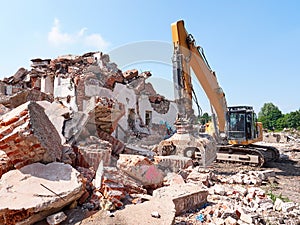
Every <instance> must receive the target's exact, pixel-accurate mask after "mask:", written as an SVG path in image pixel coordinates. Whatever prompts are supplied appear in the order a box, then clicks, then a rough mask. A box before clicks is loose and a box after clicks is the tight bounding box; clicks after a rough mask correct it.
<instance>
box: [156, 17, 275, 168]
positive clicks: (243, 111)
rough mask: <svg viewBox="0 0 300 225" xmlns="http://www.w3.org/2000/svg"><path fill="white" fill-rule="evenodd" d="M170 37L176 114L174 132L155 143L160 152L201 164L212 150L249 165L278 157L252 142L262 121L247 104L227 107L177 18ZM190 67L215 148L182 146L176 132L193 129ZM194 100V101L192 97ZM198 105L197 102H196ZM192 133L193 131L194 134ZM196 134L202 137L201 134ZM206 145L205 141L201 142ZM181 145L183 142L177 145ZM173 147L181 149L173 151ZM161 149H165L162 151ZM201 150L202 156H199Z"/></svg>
mask: <svg viewBox="0 0 300 225" xmlns="http://www.w3.org/2000/svg"><path fill="white" fill-rule="evenodd" d="M171 29H172V39H173V49H174V52H173V82H174V87H175V101H176V103H177V107H178V118H177V120H176V122H175V125H176V127H177V133H179V134H177V136H175V137H171V139H167V140H165V141H163V142H161V143H160V144H159V149H160V153H165V154H166V152H170V149H173V150H172V151H173V153H177V154H179V155H184V156H188V157H192V158H194V159H196V160H197V159H198V160H199V159H201V160H202V163H201V164H202V165H208V164H209V163H211V157H213V155H214V154H215V156H216V157H215V158H216V160H218V161H230V162H238V163H244V164H250V165H253V166H262V165H264V164H265V163H266V162H269V161H275V160H277V159H278V158H279V151H278V150H277V149H276V148H274V147H271V146H262V145H257V144H254V143H255V142H259V141H262V137H263V136H262V135H263V134H262V124H261V123H259V122H257V118H256V114H255V113H254V110H253V107H251V106H234V107H228V106H227V102H226V98H225V94H224V92H223V90H222V88H221V87H220V85H219V83H218V81H217V77H216V73H215V72H214V71H213V70H212V69H211V68H210V66H209V64H208V61H207V59H206V57H205V55H204V51H203V48H201V47H200V46H197V45H196V43H195V40H194V38H193V36H192V35H191V34H189V33H188V32H187V31H186V29H185V26H184V21H183V20H180V21H177V22H175V23H173V24H172V25H171ZM191 69H192V70H193V71H194V74H195V76H196V78H197V80H198V81H199V83H200V84H201V86H202V88H203V90H204V92H205V93H206V95H207V97H208V99H209V102H210V104H211V109H212V122H211V123H209V124H207V125H206V129H205V130H206V133H208V134H210V135H209V136H207V137H206V138H207V139H208V140H212V138H210V137H213V139H214V140H215V142H216V148H217V149H216V150H212V148H207V149H206V146H203V147H202V149H205V151H199V149H201V147H199V146H198V147H195V146H194V143H193V142H192V143H191V145H190V146H186V143H185V142H183V143H182V142H178V141H176V140H177V139H181V138H182V137H180V133H188V132H190V133H195V129H191V127H195V125H194V124H195V116H194V111H193V100H195V99H196V98H195V93H194V89H193V85H192V79H191ZM196 103H197V101H196ZM197 105H198V103H197ZM194 136H195V135H194ZM198 137H202V136H201V134H200V135H199V136H198ZM203 144H204V145H207V142H205V143H203ZM181 145H184V146H181ZM176 149H181V150H180V151H176ZM164 150H165V151H164ZM203 154H204V156H203ZM205 155H210V158H209V163H208V162H205V160H206V159H205Z"/></svg>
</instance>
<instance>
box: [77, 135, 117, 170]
mask: <svg viewBox="0 0 300 225" xmlns="http://www.w3.org/2000/svg"><path fill="white" fill-rule="evenodd" d="M75 151H76V152H77V159H76V160H77V165H79V166H81V167H86V168H89V167H93V168H94V170H97V169H98V166H99V163H100V161H103V165H104V166H110V162H111V151H112V150H111V144H110V143H109V142H107V141H104V140H101V139H99V138H97V137H95V136H90V137H89V138H87V139H85V141H80V142H79V143H78V146H77V149H76V150H75Z"/></svg>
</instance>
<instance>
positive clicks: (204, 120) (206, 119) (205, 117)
mask: <svg viewBox="0 0 300 225" xmlns="http://www.w3.org/2000/svg"><path fill="white" fill-rule="evenodd" d="M209 121H211V116H209V115H208V113H203V115H202V116H201V117H200V123H201V124H202V125H204V124H206V123H207V122H209Z"/></svg>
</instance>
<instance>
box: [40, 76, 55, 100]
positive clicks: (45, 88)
mask: <svg viewBox="0 0 300 225" xmlns="http://www.w3.org/2000/svg"><path fill="white" fill-rule="evenodd" d="M41 92H44V93H49V94H52V95H53V94H54V77H53V76H44V77H42V78H41Z"/></svg>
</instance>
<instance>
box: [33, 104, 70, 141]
mask: <svg viewBox="0 0 300 225" xmlns="http://www.w3.org/2000/svg"><path fill="white" fill-rule="evenodd" d="M38 103H39V104H40V105H41V106H42V107H43V108H44V109H45V113H46V115H47V116H48V118H49V120H50V121H51V122H52V124H53V125H54V127H55V128H56V130H57V132H58V134H59V136H60V138H61V144H65V142H66V138H65V137H64V135H63V133H64V130H63V128H64V123H65V120H66V119H69V118H70V114H71V113H72V111H71V110H70V109H69V108H68V107H66V106H64V105H63V104H61V103H59V102H57V101H54V102H52V103H50V102H48V101H40V102H38Z"/></svg>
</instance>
